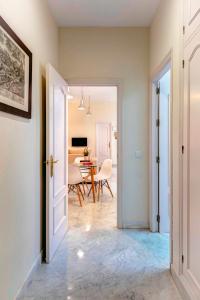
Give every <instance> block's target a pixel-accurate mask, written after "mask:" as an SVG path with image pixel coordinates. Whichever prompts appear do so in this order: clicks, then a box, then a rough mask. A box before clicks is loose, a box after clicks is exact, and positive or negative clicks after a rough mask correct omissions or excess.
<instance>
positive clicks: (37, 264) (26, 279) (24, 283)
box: [15, 252, 42, 300]
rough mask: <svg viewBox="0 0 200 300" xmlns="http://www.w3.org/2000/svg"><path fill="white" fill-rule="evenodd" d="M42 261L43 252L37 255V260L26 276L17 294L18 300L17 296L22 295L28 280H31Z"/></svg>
mask: <svg viewBox="0 0 200 300" xmlns="http://www.w3.org/2000/svg"><path fill="white" fill-rule="evenodd" d="M41 262H42V252H40V253H39V255H38V256H37V257H36V259H35V261H34V262H33V264H32V266H31V268H30V270H29V271H28V273H27V275H26V277H25V280H24V282H23V284H22V286H21V287H20V288H19V290H18V292H17V294H16V296H15V300H17V298H18V297H19V296H20V294H21V292H22V289H23V287H24V286H25V285H26V283H27V281H28V280H29V278H30V276H31V274H32V273H33V272H34V271H35V269H36V268H37V267H38V266H39V265H40V264H41Z"/></svg>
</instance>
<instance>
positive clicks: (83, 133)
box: [68, 99, 117, 164]
mask: <svg viewBox="0 0 200 300" xmlns="http://www.w3.org/2000/svg"><path fill="white" fill-rule="evenodd" d="M79 102H80V101H79V100H72V101H70V102H69V135H68V137H69V139H68V143H69V146H71V140H72V137H87V138H88V147H89V148H91V151H92V153H91V155H92V156H95V155H96V123H98V122H105V123H110V124H111V125H112V127H115V128H116V127H117V99H116V101H93V102H91V112H92V115H91V116H86V111H79V110H78V106H79ZM111 134H112V139H111V143H112V144H111V149H112V159H113V163H114V164H116V163H117V153H116V150H117V141H116V140H115V139H114V132H113V131H112V132H111Z"/></svg>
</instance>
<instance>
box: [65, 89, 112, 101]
mask: <svg viewBox="0 0 200 300" xmlns="http://www.w3.org/2000/svg"><path fill="white" fill-rule="evenodd" d="M81 91H82V87H81V86H71V87H70V94H71V95H72V96H73V97H74V99H73V100H71V101H76V100H80V98H81ZM83 94H84V96H86V98H87V99H88V96H90V99H91V101H92V102H93V101H117V88H116V87H112V86H86V87H83Z"/></svg>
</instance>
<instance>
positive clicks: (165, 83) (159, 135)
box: [150, 62, 172, 263]
mask: <svg viewBox="0 0 200 300" xmlns="http://www.w3.org/2000/svg"><path fill="white" fill-rule="evenodd" d="M171 99H172V95H171V64H170V62H168V63H166V64H165V65H164V66H163V67H162V68H161V69H160V72H158V73H157V74H156V76H155V77H154V79H153V81H152V107H151V108H152V109H151V159H150V161H151V165H150V176H151V181H150V188H151V189H150V190H151V197H150V198H151V206H150V220H151V230H152V231H153V232H158V233H160V234H162V235H163V236H165V238H166V240H167V241H168V243H167V245H168V246H167V247H166V255H167V256H168V257H169V263H170V259H171V249H172V243H171V222H172V216H171V211H172V195H171V190H172V176H171V170H172V156H171V149H172V142H171V141H172V138H171V107H172V105H171Z"/></svg>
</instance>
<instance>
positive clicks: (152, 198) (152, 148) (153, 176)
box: [149, 50, 173, 264]
mask: <svg viewBox="0 0 200 300" xmlns="http://www.w3.org/2000/svg"><path fill="white" fill-rule="evenodd" d="M172 57H173V53H172V51H171V50H170V52H169V53H168V55H167V56H166V57H165V58H164V59H163V61H162V62H161V64H160V65H159V66H158V68H157V69H156V70H155V72H154V73H153V74H152V76H151V79H150V109H149V113H150V115H149V128H150V130H149V137H150V138H149V219H150V230H151V231H152V232H158V223H157V220H156V216H157V209H158V203H157V200H158V174H157V164H156V156H157V126H156V114H157V95H156V94H155V92H153V91H155V88H156V83H157V82H158V80H159V79H160V78H161V77H162V76H163V75H164V74H165V73H166V71H167V70H168V69H170V70H171V74H170V75H171V76H170V102H169V129H170V132H169V133H170V134H169V135H170V136H169V182H170V199H169V204H170V248H171V250H170V264H172V257H173V255H172V254H173V253H172V251H173V240H172V237H173V72H172V71H173V60H172Z"/></svg>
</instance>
